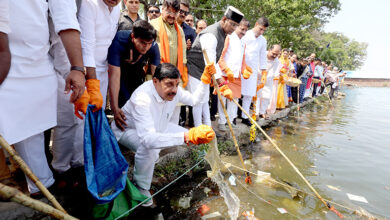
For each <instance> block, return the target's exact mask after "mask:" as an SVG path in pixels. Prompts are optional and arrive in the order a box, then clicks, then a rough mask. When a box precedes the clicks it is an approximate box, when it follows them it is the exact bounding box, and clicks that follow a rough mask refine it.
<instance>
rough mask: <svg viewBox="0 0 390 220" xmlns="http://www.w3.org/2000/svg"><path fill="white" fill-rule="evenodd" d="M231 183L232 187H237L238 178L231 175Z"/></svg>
mask: <svg viewBox="0 0 390 220" xmlns="http://www.w3.org/2000/svg"><path fill="white" fill-rule="evenodd" d="M229 182H230V185H232V186H237V185H236V177H234V176H233V175H231V176H230V177H229Z"/></svg>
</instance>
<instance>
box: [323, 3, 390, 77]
mask: <svg viewBox="0 0 390 220" xmlns="http://www.w3.org/2000/svg"><path fill="white" fill-rule="evenodd" d="M325 31H327V32H334V31H337V32H341V33H343V34H344V35H346V36H347V37H349V38H352V39H355V40H357V41H359V42H367V43H368V48H367V59H366V62H365V64H364V65H363V67H362V68H361V69H360V71H359V73H358V75H360V76H366V77H386V78H390V0H369V1H367V0H341V10H340V11H339V13H338V14H337V15H336V16H335V17H333V18H331V19H330V22H329V23H328V24H326V25H325Z"/></svg>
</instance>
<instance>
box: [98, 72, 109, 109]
mask: <svg viewBox="0 0 390 220" xmlns="http://www.w3.org/2000/svg"><path fill="white" fill-rule="evenodd" d="M96 78H97V79H98V80H99V81H100V92H101V93H102V96H103V107H102V109H103V111H104V108H105V107H106V100H107V89H108V72H97V73H96Z"/></svg>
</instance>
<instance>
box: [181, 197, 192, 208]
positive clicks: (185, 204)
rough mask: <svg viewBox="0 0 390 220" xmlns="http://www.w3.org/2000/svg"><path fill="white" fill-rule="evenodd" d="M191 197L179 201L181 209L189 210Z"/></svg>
mask: <svg viewBox="0 0 390 220" xmlns="http://www.w3.org/2000/svg"><path fill="white" fill-rule="evenodd" d="M190 202H191V197H181V198H180V199H179V207H180V208H183V209H188V208H189V207H190Z"/></svg>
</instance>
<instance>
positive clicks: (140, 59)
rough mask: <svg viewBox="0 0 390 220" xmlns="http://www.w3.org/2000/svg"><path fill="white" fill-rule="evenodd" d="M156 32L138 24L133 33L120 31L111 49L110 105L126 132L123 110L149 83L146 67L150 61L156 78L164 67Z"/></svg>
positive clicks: (109, 68)
mask: <svg viewBox="0 0 390 220" xmlns="http://www.w3.org/2000/svg"><path fill="white" fill-rule="evenodd" d="M155 39H156V30H154V28H153V27H152V25H150V24H149V22H147V21H144V20H139V21H136V22H135V23H134V26H133V30H132V31H118V33H116V36H115V38H114V40H113V41H112V44H111V46H110V48H109V49H108V57H107V60H108V72H109V92H110V104H111V109H112V111H113V113H114V121H115V123H116V125H117V126H118V128H120V129H121V130H124V126H126V123H125V119H126V118H125V116H124V113H123V112H122V110H121V108H122V106H123V105H124V104H125V103H126V102H127V100H129V98H130V96H131V94H132V93H133V92H134V90H135V89H136V88H137V87H138V86H140V85H141V84H142V83H143V82H144V81H145V80H144V79H145V74H146V73H145V71H144V66H145V64H146V62H147V61H148V62H149V64H150V66H149V68H150V71H151V73H152V75H153V74H154V72H155V70H156V67H157V66H158V65H159V64H160V51H159V49H158V45H157V43H156V42H155Z"/></svg>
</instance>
